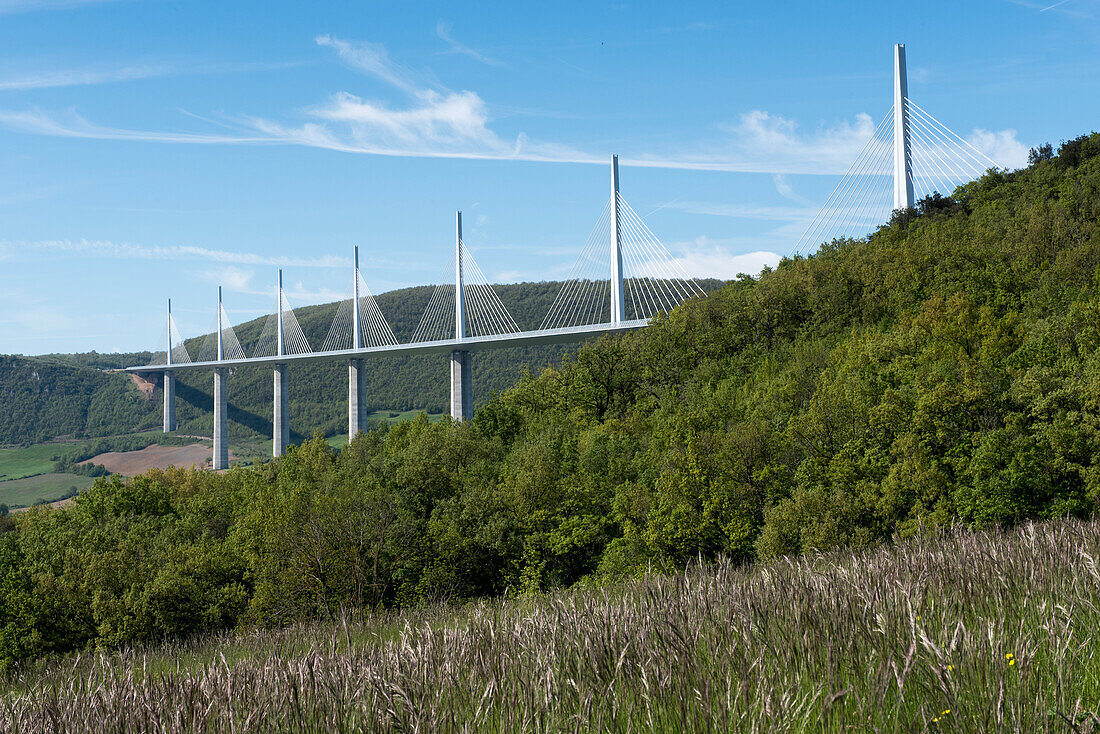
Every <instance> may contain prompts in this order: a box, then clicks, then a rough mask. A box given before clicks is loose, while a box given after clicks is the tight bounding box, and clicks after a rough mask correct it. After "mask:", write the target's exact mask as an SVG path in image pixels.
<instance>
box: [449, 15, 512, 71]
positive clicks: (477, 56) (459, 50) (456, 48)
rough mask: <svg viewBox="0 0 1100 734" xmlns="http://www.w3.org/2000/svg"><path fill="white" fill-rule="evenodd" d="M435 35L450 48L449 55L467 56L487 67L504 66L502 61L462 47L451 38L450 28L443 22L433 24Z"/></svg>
mask: <svg viewBox="0 0 1100 734" xmlns="http://www.w3.org/2000/svg"><path fill="white" fill-rule="evenodd" d="M435 34H436V35H437V36H439V37H440V39H442V40H443V41H445V42H446V43H447V45H448V46H450V47H451V53H456V54H461V55H463V56H469V57H470V58H471V59H474V60H475V61H480V62H481V63H483V64H488V65H489V66H503V65H504V63H503V62H502V61H499V60H497V59H494V58H492V57H491V56H486V55H485V54H483V53H481V52H480V51H477V50H475V49H472V48H470V47H469V46H464V45H463V44H461V43H459V42H458V41H456V40H455V39H454V38H453V37H452V36H451V26H450V25H449V24H447V23H444V22H443V21H439V22H438V23H436V24H435Z"/></svg>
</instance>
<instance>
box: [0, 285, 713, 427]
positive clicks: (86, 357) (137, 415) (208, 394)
mask: <svg viewBox="0 0 1100 734" xmlns="http://www.w3.org/2000/svg"><path fill="white" fill-rule="evenodd" d="M700 285H702V286H703V288H704V289H705V290H714V289H715V288H718V287H719V286H720V285H721V282H720V281H717V280H708V281H702V282H701V283H700ZM495 288H496V291H497V294H498V295H499V296H500V298H501V301H502V302H503V303H504V304H505V306H507V308H508V310H509V311H510V312H511V314H512V316H513V317H514V318H515V319H516V322H517V323H518V324H519V326H520V328H522V329H534V328H538V326H539V324H540V323H541V321H542V319H543V317H544V316H545V314H546V312H547V311H548V310H549V308H550V305H551V303H552V302H553V300H554V298H555V297H556V296H557V294H558V290H559V289H560V288H561V283H560V282H541V283H517V284H510V285H498V286H495ZM432 289H433V286H417V287H414V288H405V289H401V290H396V291H391V292H389V293H383V294H381V295H379V296H378V297H377V301H378V305H379V307H380V308H381V310H382V312H383V313H384V314H385V316H386V319H387V320H388V321H389V323H390V326H391V328H392V329H393V331H394V333H395V335H396V336H397V338H398V339H399V340H401V341H406V340H408V339H409V338H410V337H411V335H412V333H413V331H414V330H415V329H416V325H417V323H418V322H419V320H420V315H421V313H422V312H423V310H424V306H425V305H426V304H427V302H428V300H429V298H430V297H431V293H432ZM338 306H339V304H338V303H328V304H324V305H319V306H306V307H304V308H299V309H295V315H296V316H297V319H298V321H299V323H300V324H301V326H302V330H303V332H304V333H305V335H306V337H307V338H308V339H309V342H310V344H311V345H313V347H314V348H315V349H316V348H319V346H320V345H321V344H323V343H324V340H325V336H326V335H327V333H328V329H329V327H330V325H331V324H332V320H333V318H334V316H335V314H336V309H337V307H338ZM263 326H264V318H259V319H255V320H253V321H248V322H245V323H243V324H240V325H237V326H236V327H235V331H236V333H237V337H238V339H239V340H240V342H241V344H242V345H244V346H245V348H246V349H249V350H250V348H251V345H252V344H253V343H255V342H256V340H257V339H258V338H259V336H260V332H261V331H262V329H263ZM204 338H205V335H201V336H198V337H195V338H193V339H188V340H187V348H188V351H189V352H190V353H191V354H192V355H196V356H197V354H198V352H199V349H200V348H201V346H202V342H203V339H204ZM574 348H575V346H572V345H554V346H541V347H526V348H515V349H500V350H494V351H488V352H479V353H478V354H476V355H474V357H473V366H474V399H475V401H476V402H477V403H478V404H481V403H483V402H484V401H486V400H488V399H489V398H490V397H491V396H492V394H493V393H494V392H498V391H500V390H503V389H505V388H507V387H508V386H510V385H511V384H512V383H514V382H515V380H516V379H517V378H518V377H519V376H520V375H521V374H522V373H523V370H524V369H526V368H530V369H532V370H535V371H537V370H538V369H539V368H540V367H542V366H544V365H546V364H550V363H552V362H556V361H558V360H560V359H561V357H562V355H564V354H565V353H567V352H569V351H570V350H572V349H574ZM151 357H152V355H151V353H149V352H139V353H134V354H121V355H120V354H99V353H97V352H90V353H82V354H48V355H42V356H38V357H22V356H10V357H0V445H2V444H17V443H36V442H40V441H45V440H49V439H52V438H56V437H58V436H73V437H94V436H107V435H116V434H122V433H130V432H133V431H140V430H148V429H154V428H157V427H159V426H160V423H161V401H162V394H161V391H160V379H161V376H160V375H159V374H152V375H147V376H146V377H147V378H148V379H149V380H150V381H151V382H152V383H153V387H154V389H153V392H152V393H151V394H148V396H146V395H143V394H142V392H141V390H140V389H139V388H138V386H137V385H136V384H135V383H134V381H133V380H132V379H131V377H130V376H129V375H127V374H122V373H118V372H109V371H106V370H114V369H118V368H121V367H125V366H130V365H134V364H142V363H146V362H148V361H149V360H150V359H151ZM366 371H367V394H366V402H367V406H368V408H369V409H370V410H372V411H374V410H385V411H406V410H426V411H429V412H443V411H445V410H446V409H447V406H448V404H449V399H450V396H449V392H448V389H449V388H448V384H449V383H448V380H447V374H448V363H447V356H446V355H428V356H420V357H380V358H377V359H371V360H368V361H367V368H366ZM230 375H231V376H230V379H229V432H230V437H231V438H232V439H234V440H237V441H241V440H246V441H263V440H266V439H268V438H270V436H271V390H272V386H271V370H270V369H269V368H264V367H237V368H233V369H232V370H231V373H230ZM176 394H177V399H178V406H177V418H178V421H179V430H180V432H181V433H187V434H195V435H209V434H210V431H211V426H210V422H211V406H212V405H213V396H212V381H211V376H210V373H209V372H206V371H195V372H184V373H181V375H180V380H179V383H178V387H177V392H176ZM346 426H347V367H346V365H343V364H339V363H327V364H320V363H315V364H302V365H294V366H292V367H291V368H290V428H291V440H292V441H293V442H298V441H300V440H302V439H303V438H305V437H308V436H310V435H312V434H313V432H314V431H317V430H320V431H322V432H324V433H325V434H326V435H332V434H338V433H340V432H341V431H343V430H346Z"/></svg>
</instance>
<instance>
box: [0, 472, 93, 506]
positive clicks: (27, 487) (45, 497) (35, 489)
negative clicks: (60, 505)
mask: <svg viewBox="0 0 1100 734" xmlns="http://www.w3.org/2000/svg"><path fill="white" fill-rule="evenodd" d="M94 481H95V480H94V479H92V478H91V477H82V476H80V475H79V474H68V473H59V474H39V475H38V476H33V477H23V478H22V479H9V480H8V481H6V482H0V504H3V505H7V506H8V507H30V506H31V505H33V504H35V503H37V502H53V501H54V500H58V499H61V498H62V497H68V496H70V495H71V494H72V493H73V492H72V489H73V488H74V487H75V488H76V490H77V491H78V492H79V491H81V490H84V489H87V488H88V487H90V486H92V483H93V482H94Z"/></svg>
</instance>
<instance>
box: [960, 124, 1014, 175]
mask: <svg viewBox="0 0 1100 734" xmlns="http://www.w3.org/2000/svg"><path fill="white" fill-rule="evenodd" d="M967 142H968V143H970V144H971V145H973V146H974V147H975V148H977V149H978V150H980V151H981V152H982V153H985V154H986V155H987V156H989V157H990V158H992V159H993V160H994V162H996V163H997V165H999V166H1002V167H1004V168H1022V167H1023V166H1026V165H1027V152H1028V149H1027V146H1025V145H1024V144H1023V143H1021V142H1020V141H1019V140H1017V139H1016V131H1015V130H1011V129H1009V130H996V131H992V130H982V129H981V128H978V129H976V130H975V131H974V132H972V133H971V134H970V137H969V138H968V139H967Z"/></svg>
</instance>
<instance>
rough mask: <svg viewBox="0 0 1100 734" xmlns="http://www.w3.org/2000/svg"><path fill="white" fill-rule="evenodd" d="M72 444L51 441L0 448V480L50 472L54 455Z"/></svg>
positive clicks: (67, 448) (61, 452)
mask: <svg viewBox="0 0 1100 734" xmlns="http://www.w3.org/2000/svg"><path fill="white" fill-rule="evenodd" d="M73 445H74V444H65V443H56V442H51V443H41V444H36V445H34V446H26V447H13V448H0V482H3V481H6V480H9V479H22V478H23V477H32V476H34V475H36V474H45V473H47V472H52V471H53V465H54V457H55V456H58V455H59V454H63V453H65V452H66V451H68V450H70V449H71V448H72V447H73Z"/></svg>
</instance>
